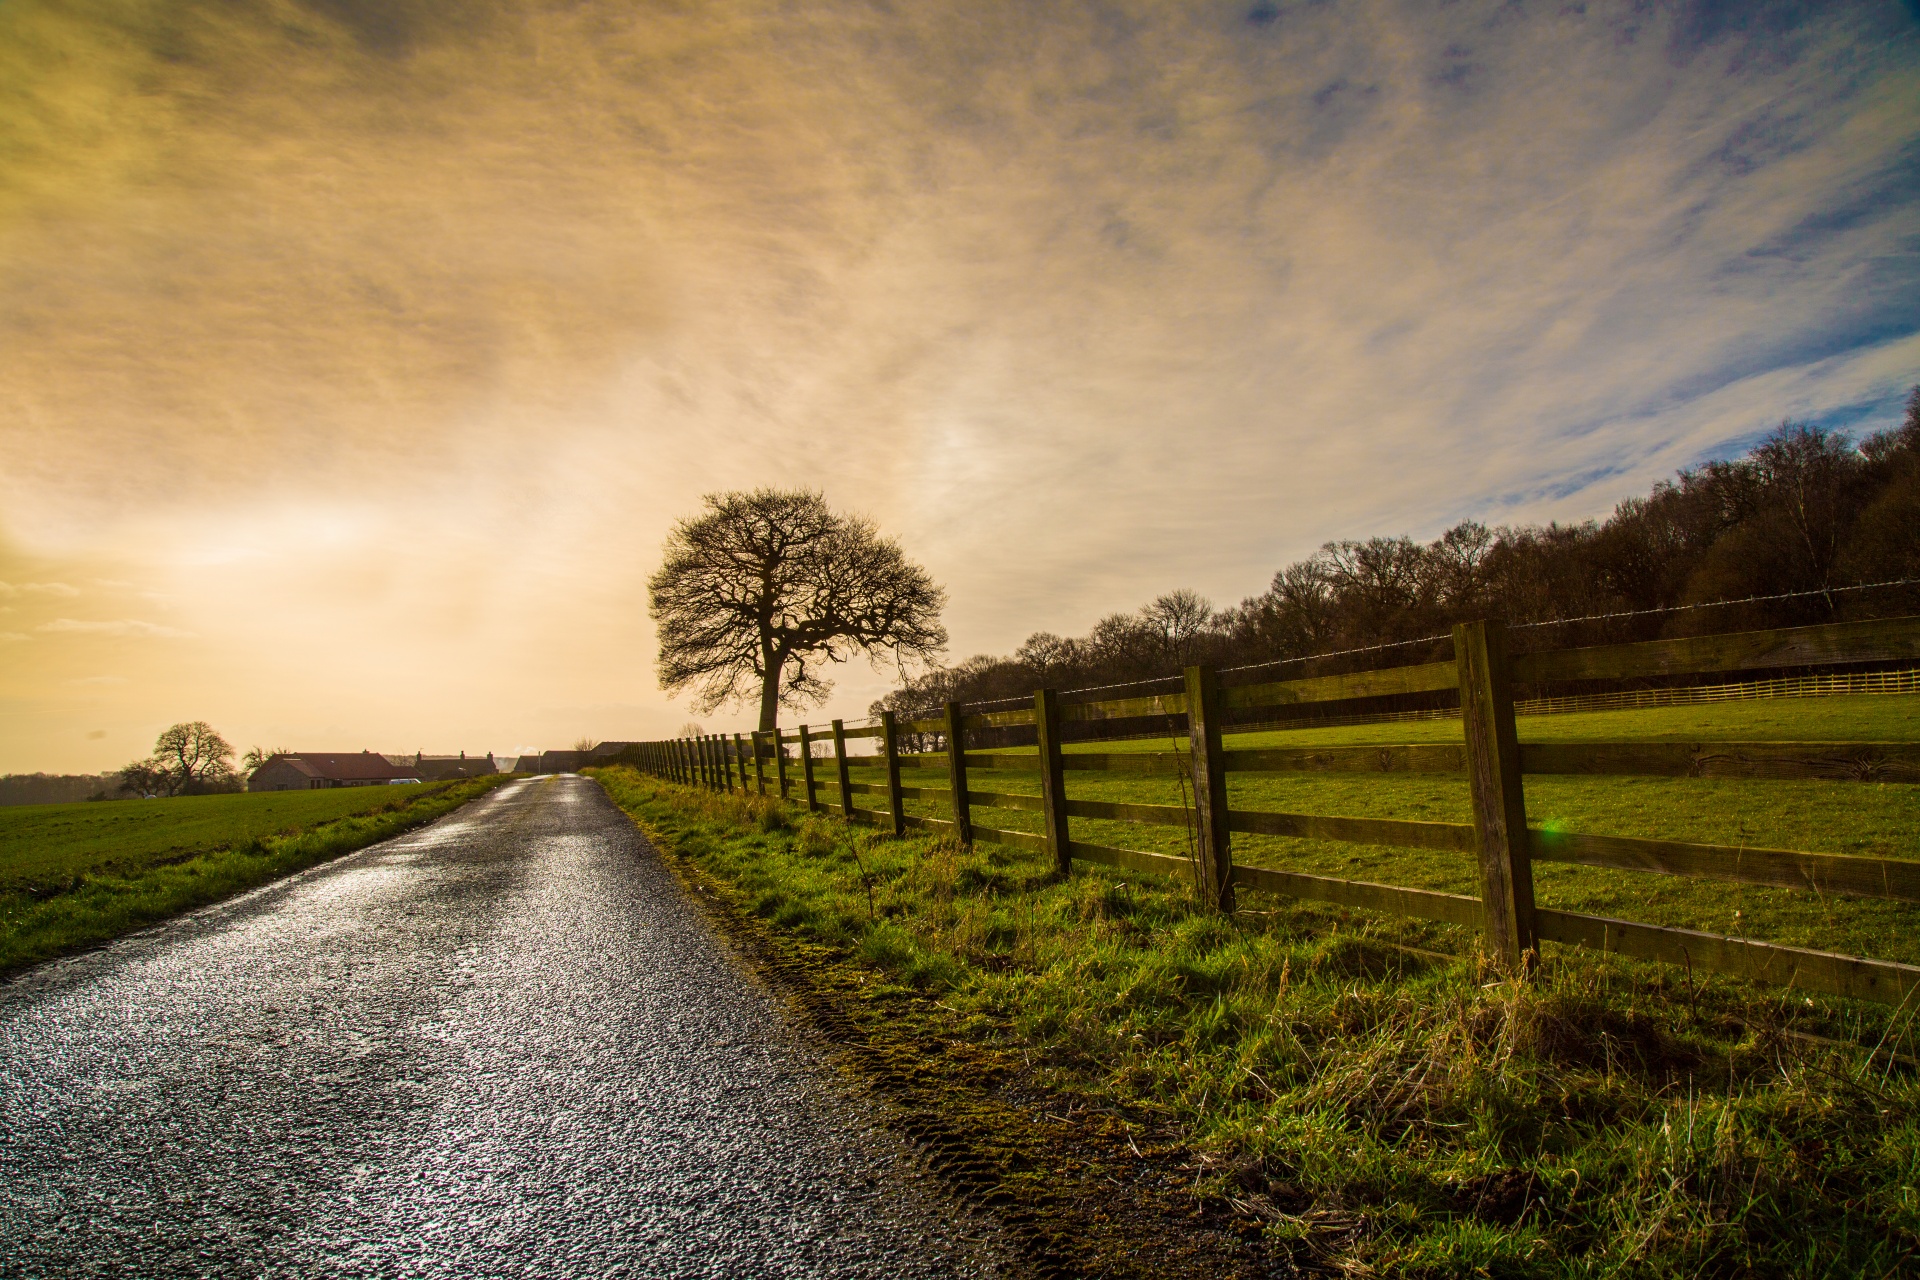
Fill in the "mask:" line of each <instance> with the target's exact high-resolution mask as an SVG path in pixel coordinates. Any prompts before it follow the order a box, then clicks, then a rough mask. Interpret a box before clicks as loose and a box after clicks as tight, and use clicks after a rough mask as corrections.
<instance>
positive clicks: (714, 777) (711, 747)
mask: <svg viewBox="0 0 1920 1280" xmlns="http://www.w3.org/2000/svg"><path fill="white" fill-rule="evenodd" d="M701 741H702V742H704V743H705V744H706V748H707V787H708V788H709V789H710V790H713V791H724V790H725V789H726V784H725V783H723V782H721V780H720V745H719V744H720V738H719V735H717V734H712V733H708V734H703V735H701Z"/></svg>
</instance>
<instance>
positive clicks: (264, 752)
mask: <svg viewBox="0 0 1920 1280" xmlns="http://www.w3.org/2000/svg"><path fill="white" fill-rule="evenodd" d="M292 754H293V752H291V751H289V750H288V749H287V748H285V747H248V748H247V754H245V755H244V756H241V757H240V773H241V776H243V777H252V776H253V771H254V770H255V769H258V768H259V767H260V766H261V765H263V764H265V763H266V762H267V761H269V760H271V759H273V758H274V757H275V756H290V755H292Z"/></svg>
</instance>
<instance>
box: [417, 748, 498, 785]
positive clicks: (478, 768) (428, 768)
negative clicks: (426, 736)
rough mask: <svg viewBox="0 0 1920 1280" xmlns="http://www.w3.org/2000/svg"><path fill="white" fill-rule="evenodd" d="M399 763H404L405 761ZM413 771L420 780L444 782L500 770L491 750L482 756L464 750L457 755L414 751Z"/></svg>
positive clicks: (480, 775) (483, 775)
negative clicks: (449, 779)
mask: <svg viewBox="0 0 1920 1280" xmlns="http://www.w3.org/2000/svg"><path fill="white" fill-rule="evenodd" d="M399 763H401V764H405V763H406V761H405V760H401V761H400V762H399ZM413 771H414V772H413V776H414V777H416V778H418V779H420V781H422V782H444V781H445V780H447V779H448V778H483V777H485V776H486V775H488V774H490V773H498V772H500V766H499V765H498V764H496V763H495V762H494V759H493V752H491V751H489V752H487V754H486V755H484V756H470V755H468V754H467V753H466V752H464V751H462V752H461V753H460V754H459V755H457V756H430V755H425V754H423V753H421V752H415V753H414V756H413Z"/></svg>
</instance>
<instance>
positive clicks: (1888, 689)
mask: <svg viewBox="0 0 1920 1280" xmlns="http://www.w3.org/2000/svg"><path fill="white" fill-rule="evenodd" d="M1901 693H1908V694H1912V693H1920V667H1910V668H1908V669H1907V670H1905V671H1849V672H1839V673H1833V674H1820V675H1806V676H1781V677H1779V678H1776V679H1771V680H1742V681H1738V682H1736V683H1732V684H1705V685H1692V686H1689V687H1685V688H1678V689H1613V690H1608V691H1606V692H1602V693H1577V694H1566V695H1563V696H1559V697H1545V698H1520V699H1516V700H1515V701H1514V704H1513V713H1514V714H1515V715H1516V716H1552V715H1565V714H1569V713H1572V712H1579V711H1636V710H1641V709H1644V708H1649V707H1691V706H1700V705H1704V704H1706V703H1712V702H1750V701H1759V700H1762V699H1766V698H1844V697H1856V696H1860V695H1863V694H1901ZM1459 718H1460V708H1459V707H1428V708H1424V709H1421V710H1416V711H1371V712H1357V713H1355V714H1353V715H1344V716H1315V717H1313V718H1312V719H1310V720H1298V719H1296V720H1275V721H1269V722H1267V723H1265V724H1248V725H1235V726H1234V727H1233V730H1232V732H1234V733H1252V732H1258V731H1261V730H1267V729H1300V728H1318V727H1320V726H1322V725H1325V726H1327V727H1329V728H1332V727H1339V726H1344V725H1359V724H1398V723H1401V722H1404V721H1413V720H1458V719H1459ZM1142 736H1143V737H1144V736H1147V735H1142Z"/></svg>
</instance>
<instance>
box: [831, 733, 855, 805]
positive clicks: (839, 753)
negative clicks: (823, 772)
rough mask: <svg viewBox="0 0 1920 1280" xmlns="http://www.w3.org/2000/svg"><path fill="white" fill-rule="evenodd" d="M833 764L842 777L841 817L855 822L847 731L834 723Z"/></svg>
mask: <svg viewBox="0 0 1920 1280" xmlns="http://www.w3.org/2000/svg"><path fill="white" fill-rule="evenodd" d="M833 764H834V768H835V769H836V770H838V772H839V775H840V816H841V817H842V818H845V819H846V820H847V821H848V822H852V821H853V778H852V777H851V776H850V775H849V774H848V773H847V730H846V726H845V725H843V724H841V723H840V722H839V721H838V720H835V721H834V722H833Z"/></svg>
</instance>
